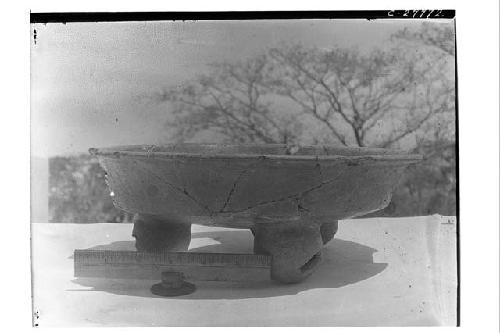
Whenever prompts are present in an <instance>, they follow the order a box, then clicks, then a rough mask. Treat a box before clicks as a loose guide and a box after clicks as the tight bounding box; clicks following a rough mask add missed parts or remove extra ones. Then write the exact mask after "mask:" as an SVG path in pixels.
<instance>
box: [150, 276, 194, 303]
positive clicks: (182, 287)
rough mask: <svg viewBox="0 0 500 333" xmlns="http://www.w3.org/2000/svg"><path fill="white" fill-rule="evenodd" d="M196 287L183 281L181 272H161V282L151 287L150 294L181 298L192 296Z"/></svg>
mask: <svg viewBox="0 0 500 333" xmlns="http://www.w3.org/2000/svg"><path fill="white" fill-rule="evenodd" d="M195 290H196V286H195V285H194V284H192V283H189V282H187V281H184V275H183V274H182V273H181V272H162V273H161V282H160V283H157V284H154V285H153V286H152V287H151V292H152V293H153V294H155V295H158V296H170V297H172V296H182V295H189V294H192V293H193V292H194V291H195Z"/></svg>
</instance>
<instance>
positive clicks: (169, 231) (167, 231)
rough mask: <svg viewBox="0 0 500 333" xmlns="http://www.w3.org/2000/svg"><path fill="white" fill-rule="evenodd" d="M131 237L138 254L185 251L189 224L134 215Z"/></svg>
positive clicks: (187, 243) (188, 237)
mask: <svg viewBox="0 0 500 333" xmlns="http://www.w3.org/2000/svg"><path fill="white" fill-rule="evenodd" d="M132 236H133V237H135V247H136V249H137V251H139V252H162V251H172V252H181V251H187V250H188V248H189V243H190V242H191V224H189V223H182V222H179V221H172V220H168V219H162V218H158V217H154V216H147V215H142V214H136V215H135V216H134V229H133V231H132Z"/></svg>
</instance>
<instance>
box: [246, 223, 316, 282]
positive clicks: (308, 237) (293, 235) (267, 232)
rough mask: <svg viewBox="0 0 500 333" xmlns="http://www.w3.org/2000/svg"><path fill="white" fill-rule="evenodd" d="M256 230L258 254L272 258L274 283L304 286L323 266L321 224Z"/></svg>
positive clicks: (255, 241)
mask: <svg viewBox="0 0 500 333" xmlns="http://www.w3.org/2000/svg"><path fill="white" fill-rule="evenodd" d="M254 230H255V238H254V252H255V253H260V254H268V255H271V256H272V264H271V278H272V279H273V280H276V281H279V282H283V283H297V282H300V281H302V280H304V279H305V278H307V277H308V276H309V275H311V274H312V273H313V272H314V270H315V269H316V267H317V266H318V264H319V263H320V262H321V248H322V247H323V241H322V238H321V232H320V226H319V225H318V224H306V225H304V224H301V225H291V224H286V225H285V224H272V225H271V224H268V225H266V224H260V225H257V226H256V227H255V228H254Z"/></svg>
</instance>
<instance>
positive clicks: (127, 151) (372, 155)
mask: <svg viewBox="0 0 500 333" xmlns="http://www.w3.org/2000/svg"><path fill="white" fill-rule="evenodd" d="M179 146H191V147H202V146H207V147H213V146H218V147H232V148H237V147H256V148H258V147H275V148H289V147H294V146H293V145H286V144H215V143H203V144H197V143H182V144H162V145H122V146H111V147H105V148H90V149H89V153H90V154H91V155H94V156H102V157H111V158H113V157H114V158H120V157H122V156H123V157H126V156H129V157H138V158H169V159H171V158H196V159H269V160H286V161H294V160H295V161H311V160H313V161H318V160H321V161H325V160H382V161H405V162H418V161H420V160H422V159H423V156H422V155H420V154H411V153H408V152H407V151H404V150H391V149H385V148H367V147H349V146H333V145H303V146H300V147H301V148H311V149H323V150H326V151H328V149H333V150H341V151H342V150H345V151H350V152H356V151H362V152H363V154H360V155H341V154H332V155H320V154H311V155H299V154H296V155H294V154H290V155H286V154H269V153H242V154H237V153H236V154H235V153H230V154H227V153H226V154H225V153H214V152H211V153H206V154H205V153H193V152H166V151H156V152H155V151H154V149H155V148H160V147H161V148H165V147H172V148H175V147H179ZM138 150H139V151H138Z"/></svg>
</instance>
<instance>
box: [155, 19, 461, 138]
mask: <svg viewBox="0 0 500 333" xmlns="http://www.w3.org/2000/svg"><path fill="white" fill-rule="evenodd" d="M431 30H432V29H430V28H429V27H428V26H423V28H422V32H410V31H407V30H405V31H402V32H400V33H398V34H396V35H395V36H394V39H395V40H398V41H401V40H404V41H410V40H415V38H423V40H425V43H428V44H429V43H432V42H434V41H435V42H436V43H438V44H437V45H439V47H443V48H444V50H448V49H447V45H448V44H446V43H445V41H446V40H447V39H446V38H445V37H446V36H448V35H446V36H444V37H443V36H441V34H440V33H438V34H432V33H431ZM420 36H422V37H420ZM412 51H413V49H412V48H411V47H394V48H392V49H389V50H372V51H370V52H367V53H363V52H359V51H357V50H353V49H342V48H335V49H332V50H320V49H316V48H304V47H302V46H300V45H294V46H283V47H280V48H273V49H270V50H268V52H267V53H265V54H263V55H260V56H257V57H254V58H251V59H249V60H247V61H245V62H240V63H232V64H230V63H223V64H215V65H212V69H213V70H212V72H211V73H209V74H207V75H201V76H199V77H198V78H197V79H196V80H194V81H192V82H190V83H187V84H185V85H182V86H181V87H177V88H173V89H169V90H166V91H165V92H164V93H163V94H162V95H161V96H160V99H161V100H162V101H166V102H169V103H170V107H171V108H172V109H171V110H172V113H173V115H174V118H173V121H172V122H170V123H169V126H170V128H174V129H175V132H174V137H175V139H177V140H182V141H183V140H189V139H191V138H193V137H194V136H195V135H196V134H197V133H199V132H201V131H211V132H213V133H216V134H218V135H219V136H220V137H219V138H220V139H221V140H223V141H229V142H239V143H244V142H259V143H277V142H281V143H299V144H307V143H318V142H328V143H337V144H341V145H354V146H361V147H362V146H378V147H393V146H397V145H399V144H400V142H401V141H403V140H404V139H406V138H408V137H412V136H417V134H418V133H419V132H421V131H423V130H424V129H425V126H426V125H427V126H429V124H430V126H431V127H432V124H433V123H434V121H431V120H435V119H436V117H437V118H439V117H440V116H441V115H442V114H444V113H449V112H450V111H452V110H454V107H453V108H452V107H450V105H451V104H453V101H454V95H453V93H454V89H453V88H454V85H453V82H452V81H453V77H452V76H450V68H449V67H447V66H443V64H442V62H441V59H442V58H443V57H442V56H439V55H437V54H435V53H432V52H430V53H425V52H420V53H418V52H416V53H415V52H412ZM448 51H449V50H448ZM306 124H309V125H310V126H309V127H307V126H306Z"/></svg>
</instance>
